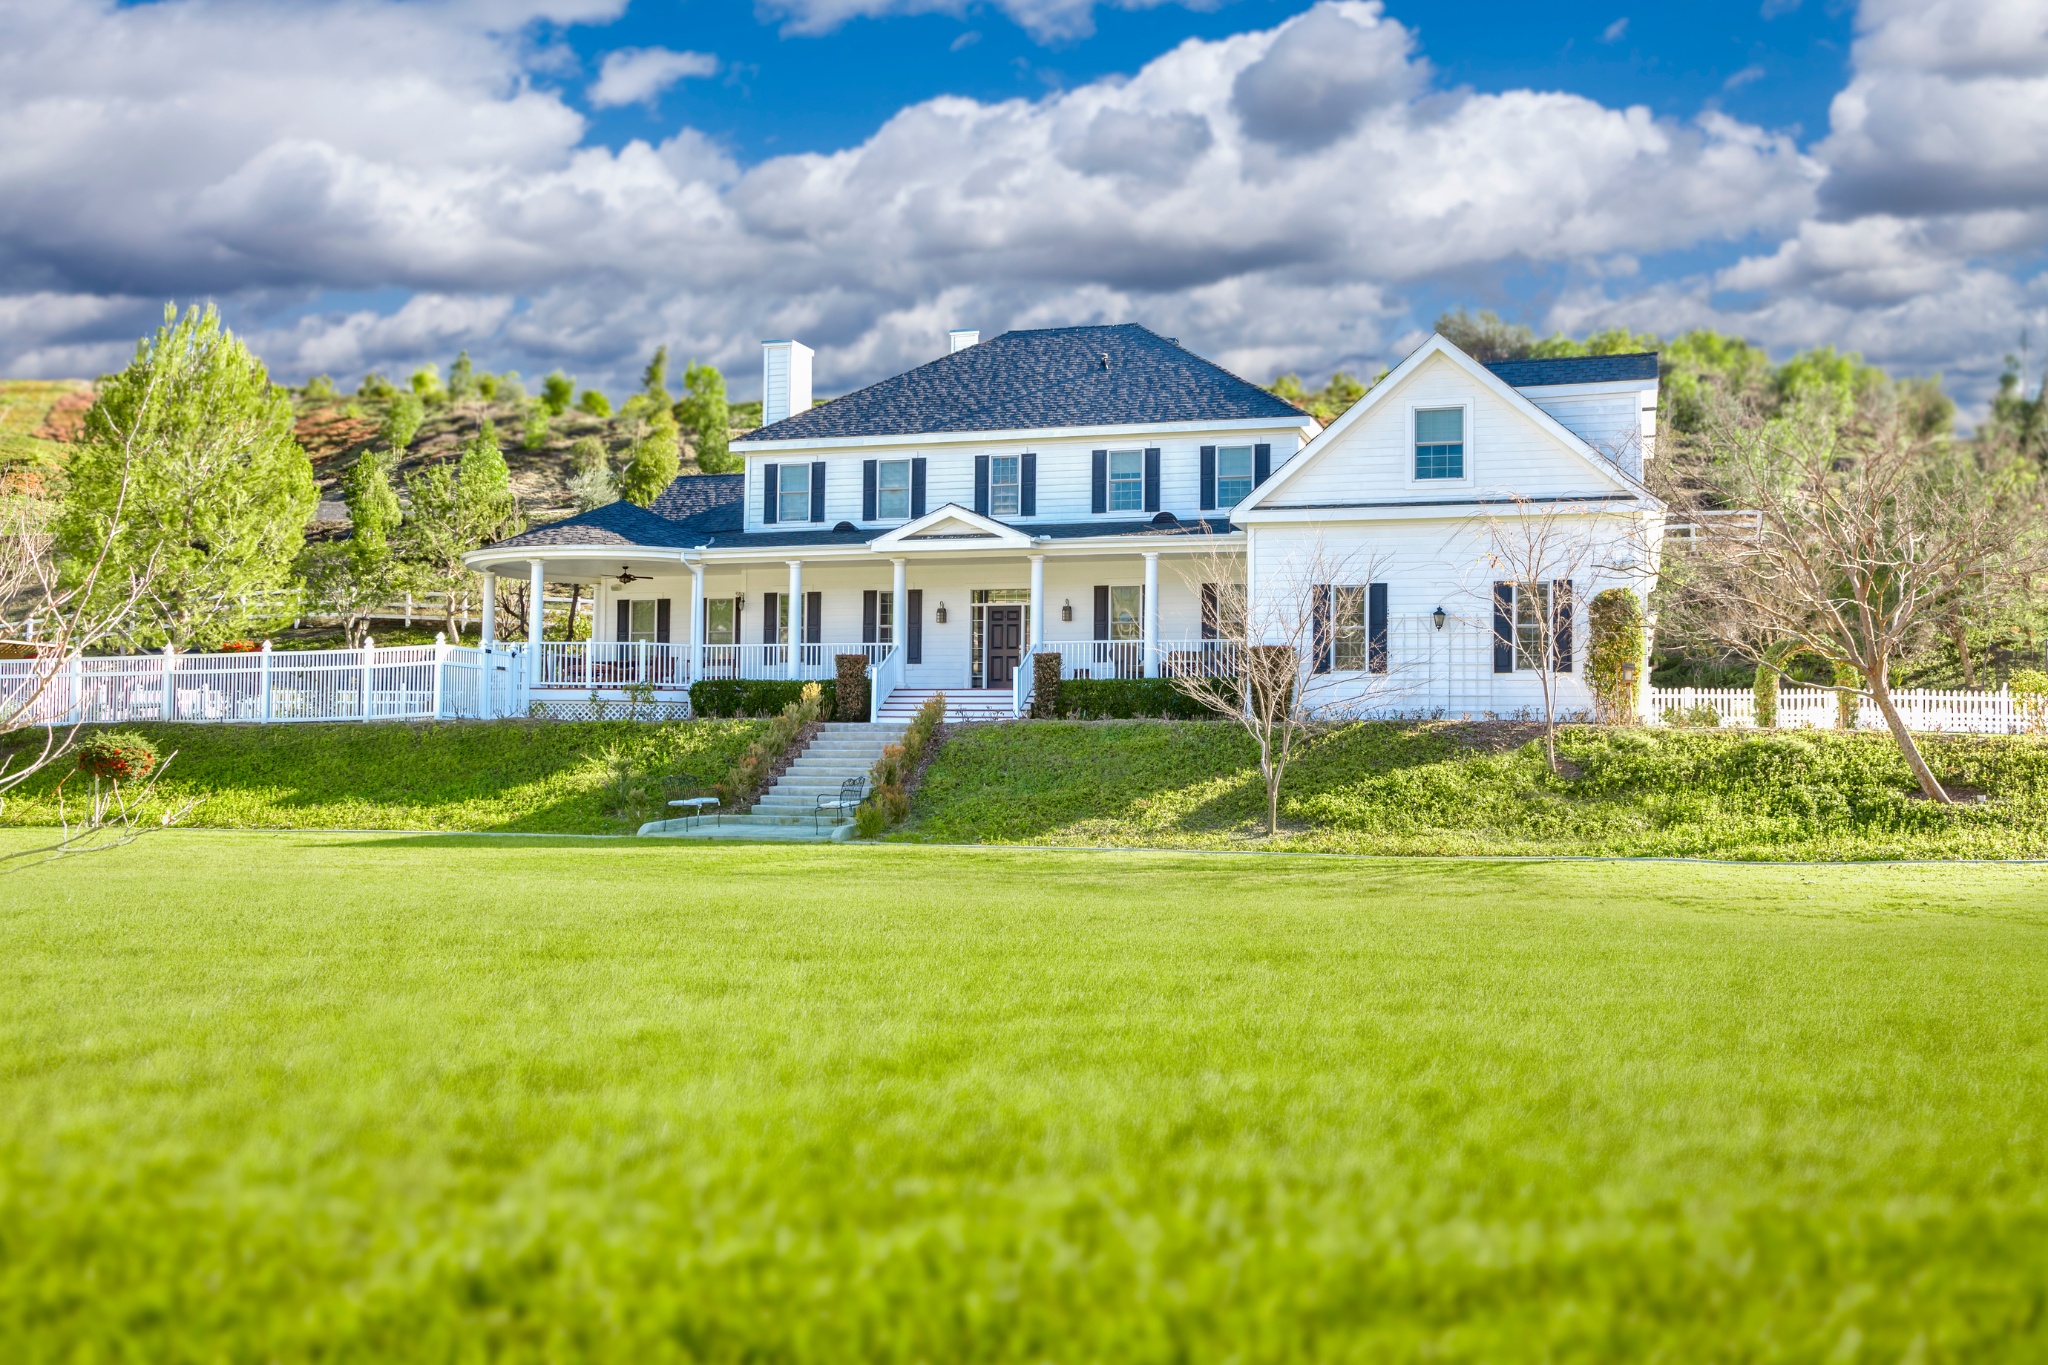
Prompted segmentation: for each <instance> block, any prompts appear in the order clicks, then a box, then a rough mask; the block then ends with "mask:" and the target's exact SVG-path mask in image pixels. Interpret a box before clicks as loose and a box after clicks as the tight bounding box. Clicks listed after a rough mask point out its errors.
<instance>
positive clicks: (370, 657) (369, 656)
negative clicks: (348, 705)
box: [363, 635, 377, 720]
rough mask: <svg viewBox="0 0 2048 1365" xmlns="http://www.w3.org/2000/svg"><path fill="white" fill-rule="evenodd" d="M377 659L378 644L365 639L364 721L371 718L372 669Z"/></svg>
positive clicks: (367, 637) (366, 637)
mask: <svg viewBox="0 0 2048 1365" xmlns="http://www.w3.org/2000/svg"><path fill="white" fill-rule="evenodd" d="M376 657H377V642H376V641H375V640H373V639H371V638H370V637H369V636H367V635H365V636H364V637H363V719H364V720H368V719H369V718H370V669H371V668H372V666H373V662H374V660H375V659H376Z"/></svg>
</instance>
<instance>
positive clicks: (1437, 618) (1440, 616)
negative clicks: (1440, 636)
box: [1429, 607, 1444, 630]
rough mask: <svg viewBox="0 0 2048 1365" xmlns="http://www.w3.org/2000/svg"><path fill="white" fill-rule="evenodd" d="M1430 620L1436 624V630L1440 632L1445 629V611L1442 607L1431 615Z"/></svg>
mask: <svg viewBox="0 0 2048 1365" xmlns="http://www.w3.org/2000/svg"><path fill="white" fill-rule="evenodd" d="M1429 619H1430V620H1432V621H1434V622H1436V628H1437V629H1438V630H1442V629H1443V628H1444V609H1443V608H1442V607H1438V608H1437V609H1436V610H1435V611H1433V612H1431V613H1430V614H1429Z"/></svg>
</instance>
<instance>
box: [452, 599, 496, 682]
mask: <svg viewBox="0 0 2048 1365" xmlns="http://www.w3.org/2000/svg"><path fill="white" fill-rule="evenodd" d="M455 641H456V643H457V644H460V643H461V642H462V637H461V636H460V635H457V636H456V637H455ZM497 642H498V575H497V573H496V572H495V571H493V570H490V569H485V570H484V623H483V639H481V640H480V641H478V643H479V644H480V645H482V646H483V658H482V659H481V660H479V662H478V667H477V671H476V676H477V709H476V713H477V715H479V716H481V717H482V718H483V719H485V720H489V719H490V718H491V668H492V666H493V665H494V664H495V663H496V660H494V659H492V658H491V654H492V652H493V651H494V650H495V648H496V647H497Z"/></svg>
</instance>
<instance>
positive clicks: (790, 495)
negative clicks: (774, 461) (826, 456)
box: [775, 463, 811, 521]
mask: <svg viewBox="0 0 2048 1365" xmlns="http://www.w3.org/2000/svg"><path fill="white" fill-rule="evenodd" d="M776 477H777V482H776V485H775V519H776V520H777V521H809V520H810V519H811V466H810V465H809V463H804V464H786V465H784V466H782V469H781V472H780V473H779V474H778V475H777V476H776Z"/></svg>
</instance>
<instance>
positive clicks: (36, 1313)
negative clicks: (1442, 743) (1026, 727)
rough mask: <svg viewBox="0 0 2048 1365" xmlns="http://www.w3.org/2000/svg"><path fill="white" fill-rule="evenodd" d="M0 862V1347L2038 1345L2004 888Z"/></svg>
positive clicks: (1644, 874)
mask: <svg viewBox="0 0 2048 1365" xmlns="http://www.w3.org/2000/svg"><path fill="white" fill-rule="evenodd" d="M25 837H27V836H25V835H24V834H23V833H20V832H13V833H7V834H0V845H4V844H6V843H8V842H10V841H19V840H21V839H23V838H25ZM0 885H4V888H5V892H4V895H0V1341H5V1342H7V1343H8V1349H7V1355H8V1358H10V1359H14V1360H58V1359H62V1360H149V1361H196V1360H209V1361H211V1360H274V1361H294V1360H312V1359H319V1360H322V1361H356V1360H378V1361H387V1360H448V1359H486V1358H491V1359H505V1360H542V1359H546V1360H555V1361H561V1360H575V1359H616V1360H632V1361H662V1360H685V1359H696V1360H720V1361H728V1360H729V1361H739V1360H749V1361H781V1360H788V1361H797V1360H903V1361H911V1360H925V1361H968V1360H1015V1361H1026V1360H1031V1361H1037V1360H1061V1361H1119V1362H1128V1361H1138V1362H1144V1361H1189V1360H1224V1359H1239V1360H1259V1361H1311V1360H1314V1361H1336V1360H1354V1361H1373V1362H1380V1361H1402V1360H1422V1359H1428V1360H1437V1361H1523V1360H1530V1361H1533V1360H1668V1361H1687V1362H1692V1361H1780V1360H1783V1361H1807V1360H1812V1361H1819V1360H1870V1361H1877V1360H1884V1361H1896V1360H1912V1361H1927V1362H1937V1361H1966V1360H1967V1361H1980V1360H2022V1359H2038V1358H2040V1357H2041V1356H2042V1355H2043V1353H2044V1350H2048V1320H2044V1318H2048V1315H2044V1311H2043V1307H2042V1305H2043V1303H2044V1302H2048V1257H2043V1256H2042V1255H2041V1254H2040V1252H2041V1248H2042V1246H2043V1245H2044V1244H2048V1133H2044V1123H2048V1016H2044V1014H2043V1012H2042V1011H2041V1009H2040V1002H2041V1000H2042V999H2043V998H2044V997H2048V951H2044V948H2048V898H2044V892H2048V870H2043V869H2036V868H2027V867H2002V868H2001V867H1982V866H1967V867H1946V868H1940V867H1848V868H1831V869H1828V870H1826V871H1825V872H1819V871H1816V870H1812V869H1799V868H1784V867H1739V866H1698V865H1661V864H1650V865H1644V864H1627V865H1624V864H1563V863H1443V862H1438V863H1429V862H1371V861H1356V860H1348V859H1315V858H1289V857H1274V858H1262V857H1213V856H1203V855H1197V854H1119V855H1101V854H1085V853H1077V852H1053V853H1023V852H1016V851H1004V850H987V851H973V850H940V849H924V848H915V847H900V846H899V847H867V848H861V847H853V848H848V847H825V848H818V847H780V848H768V847H760V846H752V847H746V848H743V849H734V848H730V847H723V848H721V847H711V846H704V847H700V846H673V845H660V844H651V843H645V842H638V841H630V840H629V841H620V842H609V841H607V842H601V843H593V842H588V841H562V842H551V841H545V840H542V841H528V840H511V841H506V840H485V839H464V838H459V837H435V836H422V837H411V838H406V837H395V836H381V837H372V836H340V835H314V834H289V835H257V834H247V833H243V834H236V833H212V834H209V833H201V832H173V833H170V834H167V835H162V836H156V837H153V838H151V839H150V840H148V841H146V842H145V843H143V844H140V845H137V846H134V847H131V848H128V849H125V850H120V851H117V852H114V853H111V854H107V855H102V856H96V857H94V858H90V859H77V860H73V861H68V862H61V863H57V864H54V865H46V866H43V867H41V868H38V869H35V870H32V871H29V872H26V873H22V874H17V875H15V876H12V877H10V878H8V879H6V880H5V882H4V883H0Z"/></svg>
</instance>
